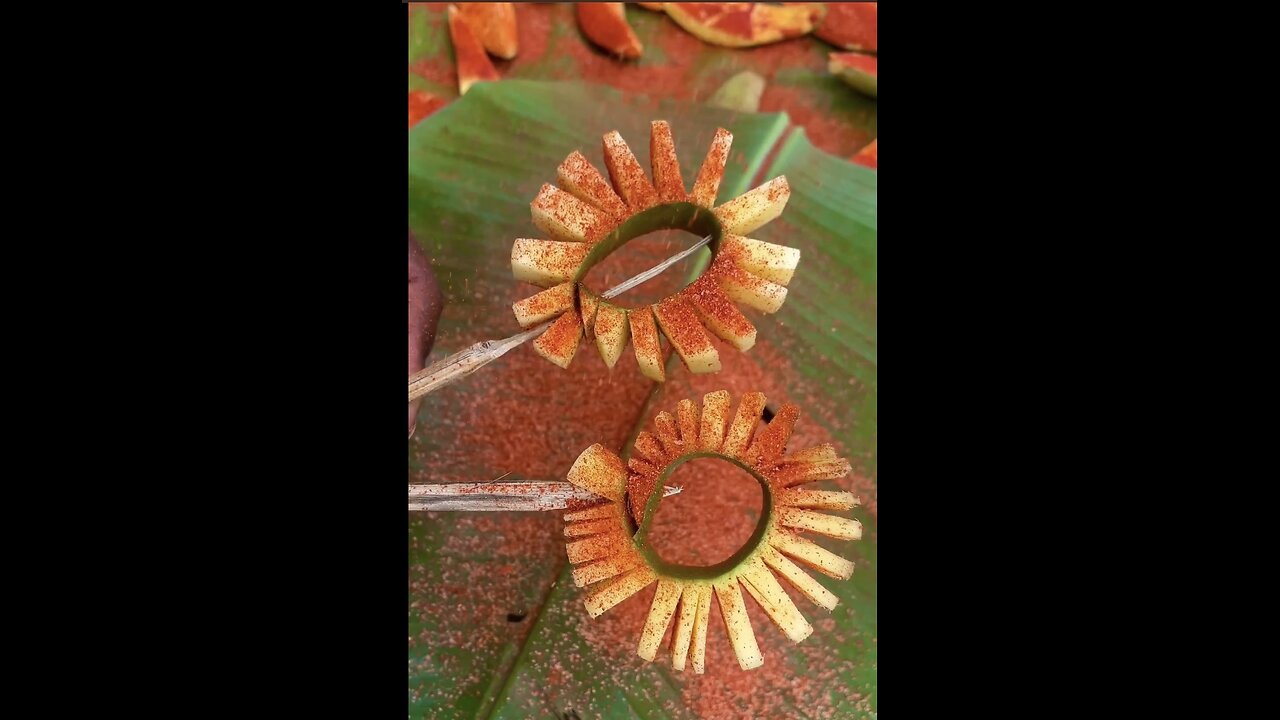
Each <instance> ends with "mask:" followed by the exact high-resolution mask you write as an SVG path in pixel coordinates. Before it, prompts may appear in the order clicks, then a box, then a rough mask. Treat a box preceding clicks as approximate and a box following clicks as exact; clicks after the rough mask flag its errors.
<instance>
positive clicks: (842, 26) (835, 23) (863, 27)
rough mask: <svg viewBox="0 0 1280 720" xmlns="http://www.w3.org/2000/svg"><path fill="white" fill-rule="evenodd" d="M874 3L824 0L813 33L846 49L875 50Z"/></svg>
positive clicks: (875, 23)
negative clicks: (824, 9)
mask: <svg viewBox="0 0 1280 720" xmlns="http://www.w3.org/2000/svg"><path fill="white" fill-rule="evenodd" d="M876 15H877V7H876V3H873V2H840V3H827V14H826V15H825V16H824V17H823V18H822V21H821V22H820V23H818V27H817V28H816V29H814V31H813V34H814V35H817V36H818V37H820V38H822V39H823V40H826V41H827V42H829V43H831V44H832V45H835V46H837V47H842V48H844V49H845V50H862V51H864V52H876V26H877V22H876V21H877V17H876Z"/></svg>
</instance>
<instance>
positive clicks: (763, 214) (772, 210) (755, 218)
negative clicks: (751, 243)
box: [714, 175, 791, 236]
mask: <svg viewBox="0 0 1280 720" xmlns="http://www.w3.org/2000/svg"><path fill="white" fill-rule="evenodd" d="M790 197H791V185H790V184H788V183H787V176H786V175H779V176H778V177H776V178H774V179H772V180H770V181H768V182H766V183H764V184H762V185H760V186H759V187H755V188H752V189H751V190H748V191H747V192H745V193H743V194H741V195H739V196H738V197H736V198H734V199H732V200H730V201H728V202H726V203H724V204H723V205H721V206H720V207H717V208H716V209H715V211H714V212H715V214H716V218H717V219H718V220H719V221H720V224H721V226H722V227H723V228H724V232H725V233H727V234H729V235H739V236H746V235H749V234H751V233H752V232H754V231H755V230H758V229H760V228H761V227H763V226H764V225H765V224H767V223H769V222H770V221H772V220H773V219H774V218H776V217H778V216H779V215H781V214H782V211H783V209H784V208H786V207H787V200H788V199H790Z"/></svg>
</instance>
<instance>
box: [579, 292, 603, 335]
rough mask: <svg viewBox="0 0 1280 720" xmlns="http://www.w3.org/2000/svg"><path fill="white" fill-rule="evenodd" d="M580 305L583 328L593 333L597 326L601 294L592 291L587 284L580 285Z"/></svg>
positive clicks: (588, 332)
mask: <svg viewBox="0 0 1280 720" xmlns="http://www.w3.org/2000/svg"><path fill="white" fill-rule="evenodd" d="M578 307H579V308H580V309H581V310H580V312H581V313H582V329H583V331H584V332H586V333H587V334H591V328H592V327H594V326H595V322H596V311H597V310H598V309H599V308H600V296H599V295H596V294H595V293H593V292H591V291H590V290H588V289H587V288H586V286H585V285H580V286H578Z"/></svg>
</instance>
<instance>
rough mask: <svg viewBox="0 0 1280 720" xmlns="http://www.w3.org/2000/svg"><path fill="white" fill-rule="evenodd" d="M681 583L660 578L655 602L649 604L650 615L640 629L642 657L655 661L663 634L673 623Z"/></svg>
mask: <svg viewBox="0 0 1280 720" xmlns="http://www.w3.org/2000/svg"><path fill="white" fill-rule="evenodd" d="M680 590H681V587H680V584H679V583H676V582H672V581H671V580H663V579H659V580H658V589H657V591H656V592H654V594H653V604H652V605H650V606H649V616H648V617H647V618H645V621H644V629H642V630H641V631H640V649H639V651H638V654H639V655H640V657H642V658H644V659H645V660H648V661H649V662H653V659H654V658H655V657H656V656H657V655H658V646H659V645H661V644H662V636H663V635H665V634H666V633H667V626H668V625H670V624H671V616H672V615H675V613H676V603H677V602H678V601H679V600H680Z"/></svg>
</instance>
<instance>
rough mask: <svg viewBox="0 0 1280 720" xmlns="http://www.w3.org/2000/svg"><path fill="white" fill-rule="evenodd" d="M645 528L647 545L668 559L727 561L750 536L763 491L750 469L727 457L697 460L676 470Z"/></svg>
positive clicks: (699, 562)
mask: <svg viewBox="0 0 1280 720" xmlns="http://www.w3.org/2000/svg"><path fill="white" fill-rule="evenodd" d="M666 484H667V485H678V486H680V487H681V488H683V489H682V490H681V491H680V492H679V493H678V494H676V495H672V496H670V497H665V498H662V501H661V502H660V503H659V504H658V510H657V512H656V513H654V516H653V519H652V521H651V523H650V526H649V535H648V543H649V547H651V548H652V549H653V551H654V552H656V553H657V554H658V557H660V558H662V559H663V560H664V561H666V562H668V563H674V564H678V565H688V566H693V567H707V566H709V565H714V564H716V563H718V562H723V561H724V560H727V559H729V558H730V557H731V556H732V555H733V554H734V553H735V552H737V551H738V550H740V549H741V548H742V546H743V545H746V544H747V541H748V540H750V539H751V534H752V532H754V531H755V529H756V525H757V524H758V523H759V521H760V510H761V508H762V507H763V505H764V491H763V490H761V489H760V483H759V482H758V481H757V480H756V479H755V478H754V477H752V476H751V473H749V472H747V471H746V470H743V469H742V468H740V467H738V466H736V465H734V464H733V463H730V462H728V461H725V460H718V459H716V458H696V459H694V460H690V461H689V462H686V463H684V464H683V465H681V466H680V467H678V468H676V471H675V472H674V473H672V475H671V477H670V478H668V479H667V481H666Z"/></svg>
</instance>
